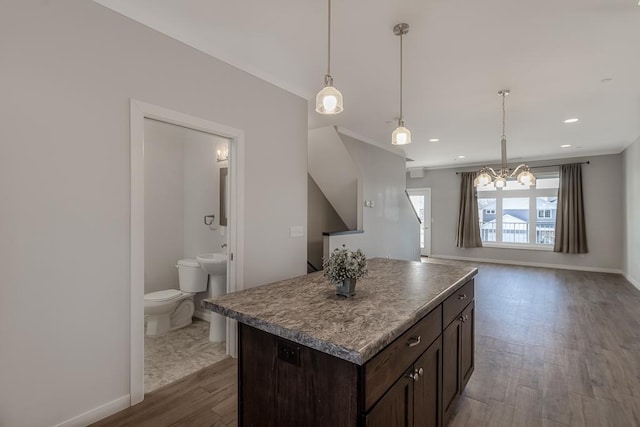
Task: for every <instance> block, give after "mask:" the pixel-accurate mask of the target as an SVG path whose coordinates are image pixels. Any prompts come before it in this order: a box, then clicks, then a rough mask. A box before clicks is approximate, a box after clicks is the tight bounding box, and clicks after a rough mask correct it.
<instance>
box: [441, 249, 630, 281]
mask: <svg viewBox="0 0 640 427" xmlns="http://www.w3.org/2000/svg"><path fill="white" fill-rule="evenodd" d="M430 258H442V259H452V260H458V261H471V262H487V263H490V264H508V265H522V266H525V267H542V268H558V269H561V270H577V271H593V272H596V273H612V274H622V275H624V273H623V272H622V270H619V269H615V268H600V267H586V266H582V265H564V264H547V263H544V262H528V261H511V260H504V259H493V258H469V257H461V256H452V255H435V254H432V255H431V257H430ZM627 280H628V279H627ZM632 283H633V282H632Z"/></svg>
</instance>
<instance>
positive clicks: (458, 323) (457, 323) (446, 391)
mask: <svg viewBox="0 0 640 427" xmlns="http://www.w3.org/2000/svg"><path fill="white" fill-rule="evenodd" d="M474 307H475V305H474V302H473V300H472V301H471V302H470V303H469V304H468V305H467V306H466V308H465V309H464V310H463V311H461V312H460V313H459V314H458V315H457V317H456V318H455V319H454V320H453V321H452V322H451V323H450V324H449V325H448V326H447V327H446V328H445V330H444V331H443V332H442V350H443V362H442V368H443V372H442V376H443V385H442V400H443V412H444V416H443V417H444V425H446V424H447V423H448V422H449V420H450V419H451V417H452V416H453V414H454V413H455V407H456V403H457V401H458V398H459V397H460V395H461V394H462V390H464V387H465V386H466V385H467V382H468V381H469V378H470V377H471V374H472V373H473V367H474V355H473V351H474V340H475V337H474V326H475V325H474V321H475V315H474V314H475V313H474Z"/></svg>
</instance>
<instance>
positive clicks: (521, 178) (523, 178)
mask: <svg viewBox="0 0 640 427" xmlns="http://www.w3.org/2000/svg"><path fill="white" fill-rule="evenodd" d="M518 182H519V183H520V184H522V185H528V186H532V185H535V184H536V177H535V176H533V174H532V173H531V171H530V170H529V168H526V169H525V170H523V171H522V172H520V174H519V175H518Z"/></svg>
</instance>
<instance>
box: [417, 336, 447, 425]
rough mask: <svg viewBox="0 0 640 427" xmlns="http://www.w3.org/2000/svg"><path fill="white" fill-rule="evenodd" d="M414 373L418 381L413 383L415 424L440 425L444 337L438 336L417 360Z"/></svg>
mask: <svg viewBox="0 0 640 427" xmlns="http://www.w3.org/2000/svg"><path fill="white" fill-rule="evenodd" d="M414 373H418V374H419V377H418V381H416V382H415V383H414V385H413V425H414V426H415V427H440V426H441V425H442V405H441V402H442V338H441V337H440V338H438V339H437V340H436V341H435V342H434V343H433V344H431V346H430V347H429V348H428V349H427V350H426V351H425V352H424V353H423V354H422V356H420V358H419V359H418V360H416V362H415V364H414Z"/></svg>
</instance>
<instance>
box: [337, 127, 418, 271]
mask: <svg viewBox="0 0 640 427" xmlns="http://www.w3.org/2000/svg"><path fill="white" fill-rule="evenodd" d="M340 137H341V138H342V140H343V142H344V144H345V146H346V147H347V150H349V154H350V155H351V158H352V159H353V161H354V163H355V164H356V167H357V168H358V169H359V170H360V176H361V177H362V194H363V199H364V200H372V201H373V202H374V203H375V206H374V207H372V208H369V207H365V208H363V211H362V223H363V226H362V229H363V230H364V233H362V234H350V235H345V236H332V238H331V249H333V248H335V247H339V246H341V245H342V244H343V243H344V244H345V245H346V246H347V247H349V248H351V249H356V248H361V249H362V250H363V251H364V253H365V254H366V255H367V257H368V258H372V257H390V258H396V259H406V260H417V259H419V258H420V241H419V237H420V236H419V232H420V228H419V223H418V220H417V218H416V214H415V212H414V210H413V208H412V207H411V203H410V202H409V199H408V198H407V196H406V194H405V188H406V180H405V159H404V157H402V156H398V155H396V154H393V153H390V152H389V151H386V150H383V149H381V148H378V147H375V146H373V145H371V144H367V143H365V142H362V141H358V140H357V139H354V138H351V137H348V136H345V135H340Z"/></svg>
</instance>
